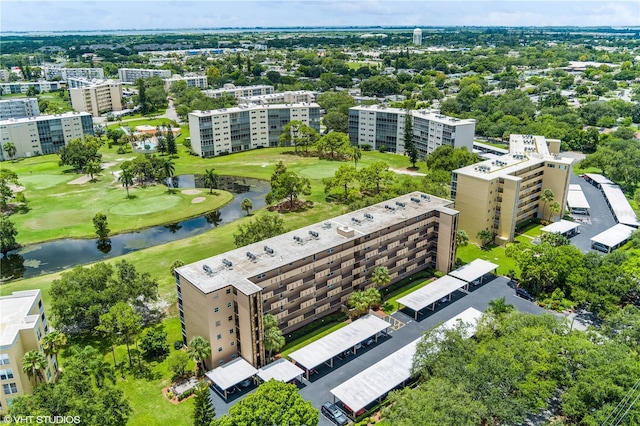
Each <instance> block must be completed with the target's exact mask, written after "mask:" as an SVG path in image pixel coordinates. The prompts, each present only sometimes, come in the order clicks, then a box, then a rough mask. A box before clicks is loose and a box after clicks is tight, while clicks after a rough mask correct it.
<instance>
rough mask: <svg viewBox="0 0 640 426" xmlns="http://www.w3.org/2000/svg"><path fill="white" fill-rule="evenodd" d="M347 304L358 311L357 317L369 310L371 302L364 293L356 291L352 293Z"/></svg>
mask: <svg viewBox="0 0 640 426" xmlns="http://www.w3.org/2000/svg"><path fill="white" fill-rule="evenodd" d="M347 304H348V305H349V307H350V308H352V309H354V310H355V311H356V314H357V316H359V315H362V314H364V313H365V312H367V310H368V309H369V300H368V298H367V296H366V295H365V293H364V291H354V292H353V293H351V296H349V301H348V302H347Z"/></svg>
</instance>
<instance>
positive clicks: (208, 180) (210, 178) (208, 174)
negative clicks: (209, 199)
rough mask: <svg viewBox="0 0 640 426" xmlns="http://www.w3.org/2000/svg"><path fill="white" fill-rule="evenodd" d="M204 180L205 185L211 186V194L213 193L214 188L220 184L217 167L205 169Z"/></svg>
mask: <svg viewBox="0 0 640 426" xmlns="http://www.w3.org/2000/svg"><path fill="white" fill-rule="evenodd" d="M203 180H204V184H205V186H206V187H207V188H209V194H213V188H215V187H216V186H218V175H217V174H215V169H211V170H209V169H207V170H205V171H204V176H203Z"/></svg>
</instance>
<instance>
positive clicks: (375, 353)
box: [212, 206, 606, 426]
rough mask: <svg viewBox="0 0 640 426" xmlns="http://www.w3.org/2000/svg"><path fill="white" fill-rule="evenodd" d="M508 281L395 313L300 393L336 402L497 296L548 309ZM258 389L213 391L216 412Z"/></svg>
mask: <svg viewBox="0 0 640 426" xmlns="http://www.w3.org/2000/svg"><path fill="white" fill-rule="evenodd" d="M605 208H606V206H605ZM508 283H509V280H508V279H506V278H504V277H498V278H496V279H494V280H492V281H490V282H487V283H484V284H482V285H479V286H475V287H473V286H472V287H470V291H469V293H468V294H466V293H465V292H462V291H456V292H455V293H453V295H452V298H451V301H450V302H447V303H439V304H438V305H437V306H436V308H435V311H431V310H429V309H425V310H423V311H421V315H419V316H418V320H417V321H416V320H414V319H413V314H412V313H411V312H407V313H405V312H402V311H398V312H396V313H394V314H393V316H392V318H393V320H392V321H393V322H394V323H395V324H398V325H400V324H403V325H402V326H401V327H399V328H398V327H394V328H396V329H390V330H389V335H388V336H382V337H381V338H378V342H377V343H374V344H372V345H370V346H364V347H362V348H361V349H360V350H358V353H357V355H355V356H354V355H353V354H350V355H347V356H345V357H341V359H339V358H335V360H334V364H333V368H329V367H328V366H326V365H322V366H321V367H317V368H316V370H317V372H316V373H315V374H312V375H311V377H310V380H309V381H307V380H303V383H302V384H301V385H300V394H301V395H302V397H303V398H304V399H306V400H309V401H311V403H312V404H313V406H314V407H315V408H317V409H318V410H319V409H320V408H321V407H322V404H323V403H325V402H326V401H331V402H333V399H332V395H331V393H330V392H329V391H330V390H331V389H333V388H334V387H336V386H338V385H339V384H341V383H343V382H344V381H346V380H348V379H350V378H351V377H353V376H354V375H356V374H358V373H360V372H361V371H363V370H364V369H366V368H367V367H369V366H371V365H373V364H374V363H376V362H378V361H380V360H381V359H383V358H385V357H387V356H389V355H391V354H392V353H394V352H395V351H397V350H398V349H400V348H402V347H403V346H405V345H407V344H408V343H410V342H411V341H413V340H415V339H416V338H418V337H419V336H420V335H421V334H422V333H423V332H424V331H425V330H429V329H431V328H433V327H435V326H437V325H438V324H440V323H442V322H444V321H446V320H448V319H450V318H452V317H454V316H456V315H458V314H459V313H461V312H462V311H464V310H465V309H467V308H470V307H473V308H476V309H478V310H480V311H484V310H485V309H486V308H487V307H488V305H489V302H490V301H491V300H493V299H496V298H500V297H502V296H504V297H505V298H506V302H507V303H510V304H512V305H515V306H516V308H517V309H518V310H520V311H522V312H529V313H533V314H541V313H543V312H546V311H544V310H543V309H542V308H540V307H538V306H537V305H534V304H533V303H531V302H528V301H526V300H524V299H522V298H520V297H517V296H516V295H515V291H514V289H513V288H511V287H509V285H508ZM254 389H255V388H254V387H253V386H252V387H251V388H247V389H242V390H240V391H236V392H235V393H234V394H233V395H231V397H230V398H229V401H228V402H226V401H224V399H223V398H221V397H220V395H218V394H217V393H215V392H212V400H213V404H214V406H215V410H216V415H217V416H221V415H223V414H226V413H227V412H228V410H229V408H230V407H231V406H232V405H233V404H234V403H236V402H237V401H238V400H239V399H241V398H242V397H243V396H245V395H246V394H248V393H251V392H253V390H254ZM319 425H323V426H330V425H332V423H331V422H330V421H329V420H328V419H326V418H325V417H324V416H322V415H321V416H320V423H319Z"/></svg>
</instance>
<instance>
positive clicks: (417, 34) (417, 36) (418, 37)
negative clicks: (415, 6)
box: [413, 28, 422, 46]
mask: <svg viewBox="0 0 640 426" xmlns="http://www.w3.org/2000/svg"><path fill="white" fill-rule="evenodd" d="M413 44H415V45H416V46H422V30H421V29H420V28H416V29H415V30H413Z"/></svg>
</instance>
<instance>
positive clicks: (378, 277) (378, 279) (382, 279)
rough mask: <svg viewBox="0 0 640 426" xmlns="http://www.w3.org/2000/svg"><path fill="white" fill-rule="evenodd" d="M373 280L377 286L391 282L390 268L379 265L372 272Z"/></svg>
mask: <svg viewBox="0 0 640 426" xmlns="http://www.w3.org/2000/svg"><path fill="white" fill-rule="evenodd" d="M371 282H372V283H374V284H375V285H376V287H384V286H386V285H387V284H389V283H390V282H391V276H390V275H389V269H387V267H386V266H378V267H376V269H374V270H373V273H372V274H371Z"/></svg>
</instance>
